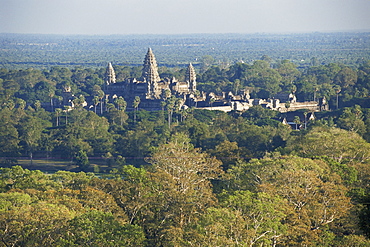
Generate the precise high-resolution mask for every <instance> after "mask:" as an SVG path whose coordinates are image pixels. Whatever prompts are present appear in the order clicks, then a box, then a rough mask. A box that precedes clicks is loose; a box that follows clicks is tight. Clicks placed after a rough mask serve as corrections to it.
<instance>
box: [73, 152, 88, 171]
mask: <svg viewBox="0 0 370 247" xmlns="http://www.w3.org/2000/svg"><path fill="white" fill-rule="evenodd" d="M76 165H77V166H78V168H79V169H80V170H81V171H87V170H88V169H89V167H90V162H89V159H88V157H87V154H86V152H84V151H82V150H80V151H79V152H78V153H77V155H76Z"/></svg>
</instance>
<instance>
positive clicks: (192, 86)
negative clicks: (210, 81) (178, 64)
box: [185, 63, 197, 92]
mask: <svg viewBox="0 0 370 247" xmlns="http://www.w3.org/2000/svg"><path fill="white" fill-rule="evenodd" d="M185 81H186V82H187V83H188V85H189V90H190V91H192V92H194V91H195V90H197V75H196V73H195V69H194V67H193V65H192V64H191V63H190V64H189V66H188V68H187V70H186V74H185Z"/></svg>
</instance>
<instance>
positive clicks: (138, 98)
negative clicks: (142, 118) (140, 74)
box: [132, 96, 140, 122]
mask: <svg viewBox="0 0 370 247" xmlns="http://www.w3.org/2000/svg"><path fill="white" fill-rule="evenodd" d="M139 104H140V97H139V96H135V99H134V102H132V107H134V122H136V111H137V110H138V108H139Z"/></svg>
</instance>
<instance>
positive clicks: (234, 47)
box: [0, 33, 370, 69]
mask: <svg viewBox="0 0 370 247" xmlns="http://www.w3.org/2000/svg"><path fill="white" fill-rule="evenodd" d="M148 47H151V48H152V49H153V51H154V52H155V54H156V57H157V60H158V63H159V65H160V66H163V65H166V66H177V65H184V64H187V63H189V62H192V63H194V64H195V65H197V64H198V63H200V60H201V58H202V57H203V56H206V55H208V56H212V57H213V58H214V59H215V60H214V63H215V65H220V64H231V63H235V62H240V61H244V62H246V63H250V62H252V61H254V60H257V59H259V58H260V57H261V56H263V55H266V54H268V55H269V56H270V57H271V58H272V59H274V60H282V59H288V60H291V61H293V62H295V63H296V64H298V65H299V66H300V67H302V68H304V67H307V66H309V65H316V64H327V63H332V62H335V63H343V64H347V65H355V64H359V63H362V62H363V61H364V60H369V59H370V48H369V47H370V33H308V34H280V35H278V34H274V35H273V34H194V35H125V36H123V35H112V36H79V35H75V36H64V35H31V34H0V48H1V50H0V61H1V64H0V66H1V67H5V68H9V69H10V68H29V67H39V68H50V67H52V66H55V65H63V66H69V67H73V66H75V65H81V66H85V67H86V66H88V67H99V66H102V65H103V64H106V63H107V62H113V63H114V64H119V65H129V66H132V65H137V64H141V63H142V60H143V58H144V54H145V51H146V49H147V48H148Z"/></svg>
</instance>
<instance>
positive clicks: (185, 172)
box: [148, 135, 222, 245]
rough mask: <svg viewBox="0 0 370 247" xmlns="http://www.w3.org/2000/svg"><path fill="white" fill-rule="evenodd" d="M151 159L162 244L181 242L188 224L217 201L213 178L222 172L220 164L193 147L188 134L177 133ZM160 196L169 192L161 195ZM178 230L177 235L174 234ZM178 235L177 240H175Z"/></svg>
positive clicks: (159, 233) (158, 229)
mask: <svg viewBox="0 0 370 247" xmlns="http://www.w3.org/2000/svg"><path fill="white" fill-rule="evenodd" d="M148 161H149V162H150V163H151V164H152V165H153V166H154V171H153V173H152V174H151V176H152V178H153V179H154V181H155V183H156V184H157V185H158V186H159V187H158V192H157V193H159V194H158V195H159V196H160V197H159V198H158V199H160V202H161V203H160V205H158V206H160V208H161V210H159V209H158V210H156V212H158V213H157V216H156V217H155V218H156V219H157V220H156V221H158V220H160V221H159V222H157V223H156V224H159V225H158V228H157V231H159V232H158V233H157V235H158V236H161V237H160V238H162V240H161V239H157V241H158V240H161V242H162V243H167V244H175V245H176V244H179V243H178V241H180V240H179V239H178V238H180V239H181V238H182V237H181V235H182V234H183V229H184V227H185V226H186V225H188V224H190V223H193V222H196V219H197V216H198V215H200V214H201V213H202V212H204V211H205V210H206V208H207V207H208V206H209V205H212V204H215V198H214V196H213V194H212V189H211V180H213V179H217V178H219V176H220V175H221V174H222V170H221V168H220V165H221V163H220V162H219V161H218V160H216V159H215V158H211V157H208V156H207V155H206V154H205V153H201V152H200V150H198V149H194V148H193V147H192V145H191V144H190V143H189V139H188V138H187V137H186V136H185V135H176V136H174V137H173V138H172V140H171V141H170V142H168V143H167V144H164V145H161V146H160V147H158V149H157V150H156V151H155V152H154V154H153V156H152V157H151V158H150V159H148ZM161 195H166V196H165V197H162V196H161ZM174 232H178V234H179V235H178V236H174V235H173V233H174ZM174 237H176V239H174Z"/></svg>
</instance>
